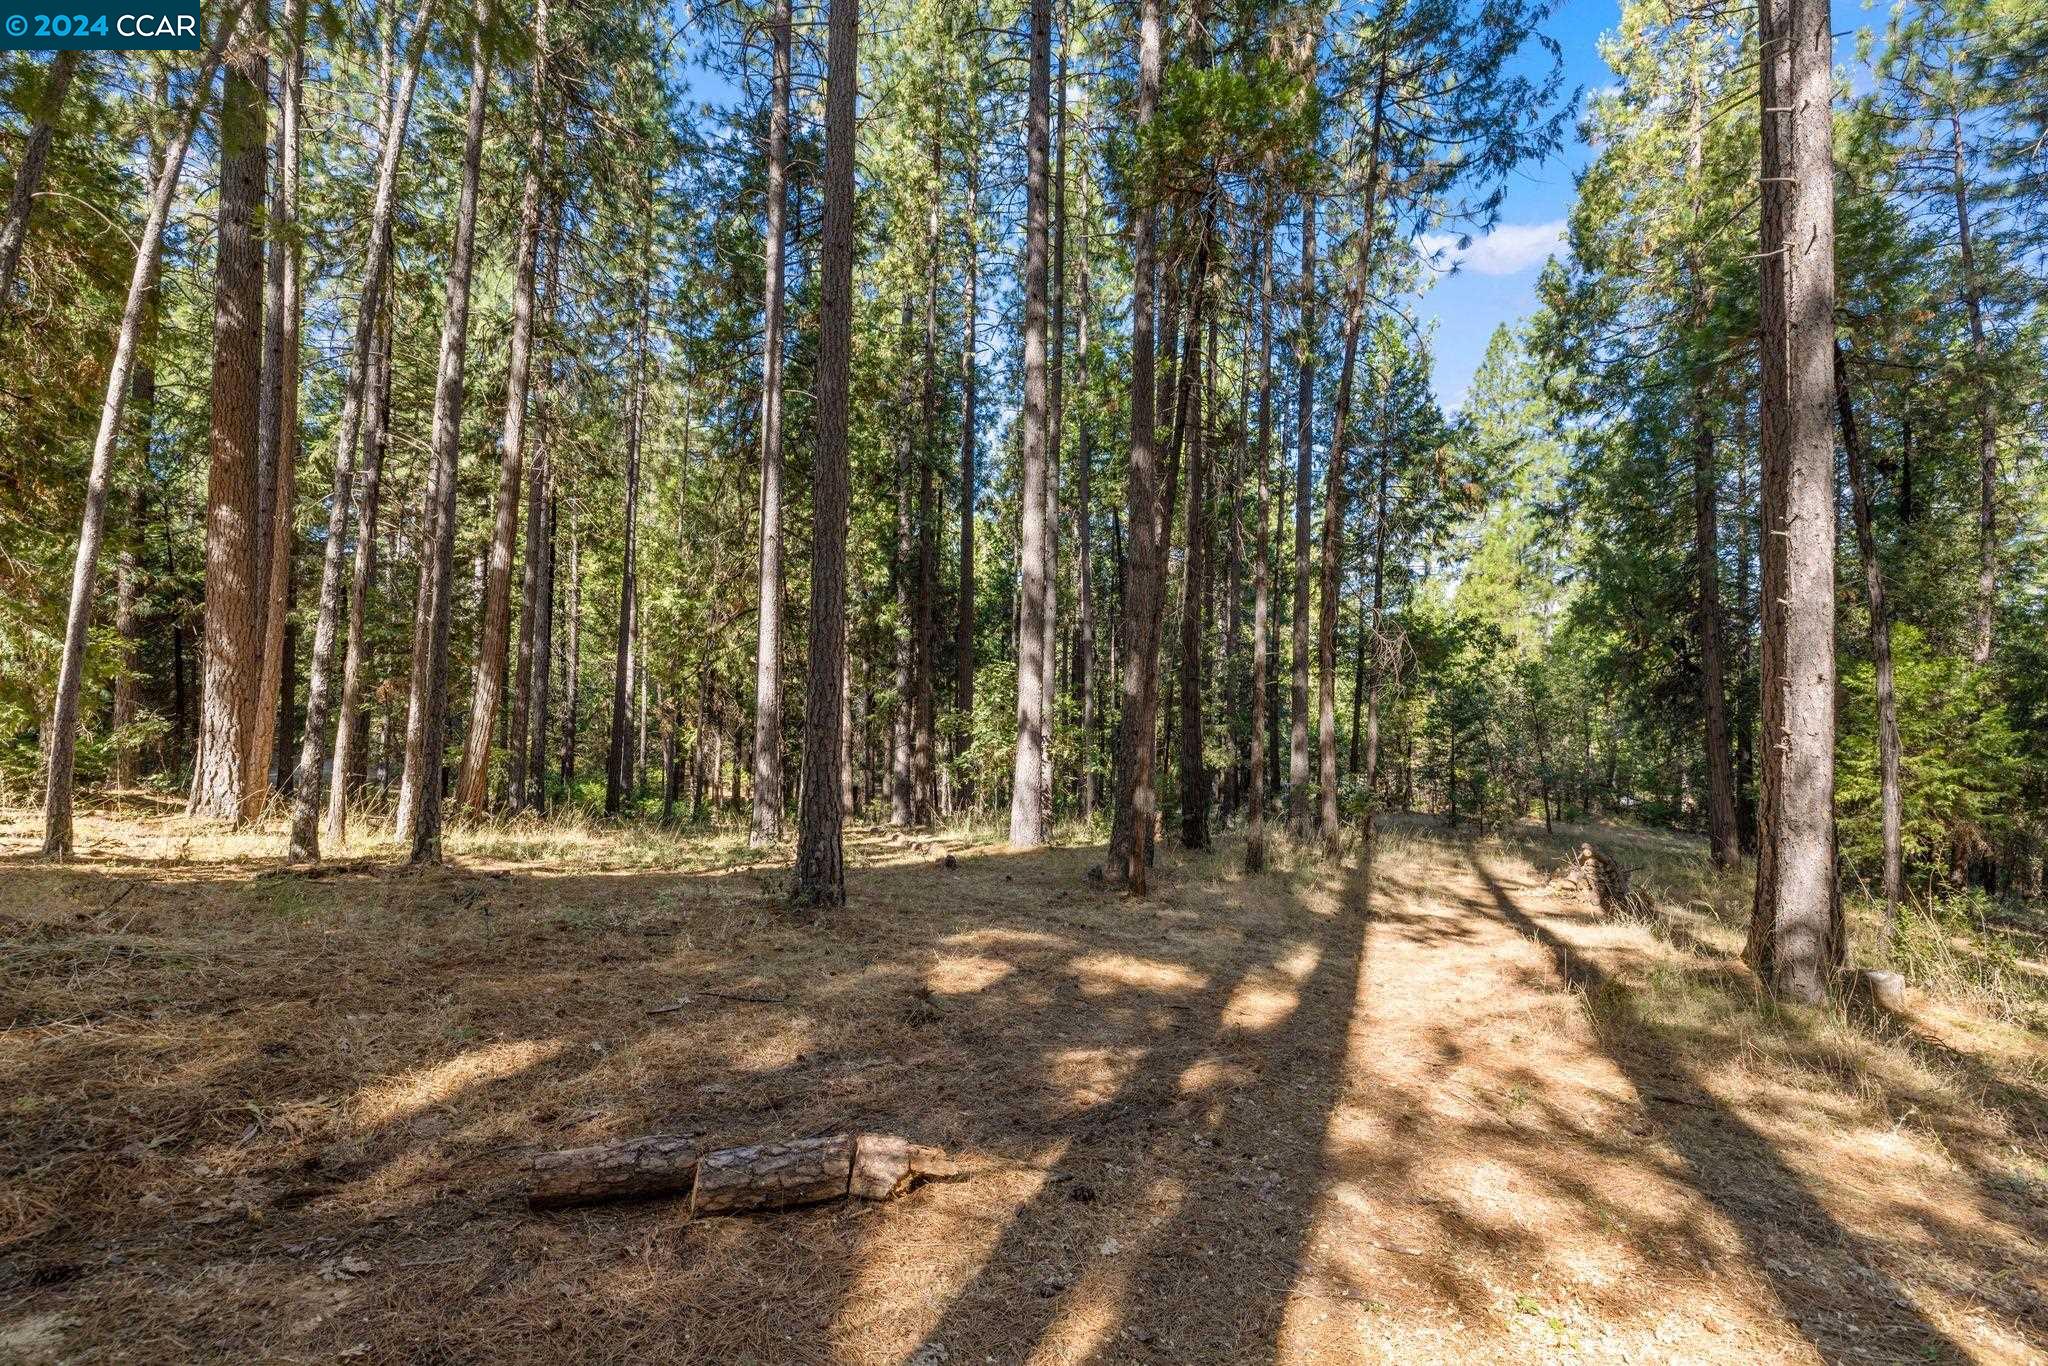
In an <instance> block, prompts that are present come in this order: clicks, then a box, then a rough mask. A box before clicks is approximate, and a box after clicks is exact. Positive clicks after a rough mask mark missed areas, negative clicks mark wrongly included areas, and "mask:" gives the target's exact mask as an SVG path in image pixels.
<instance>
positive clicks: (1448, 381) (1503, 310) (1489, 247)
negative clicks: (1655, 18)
mask: <svg viewBox="0 0 2048 1366" xmlns="http://www.w3.org/2000/svg"><path fill="white" fill-rule="evenodd" d="M1620 18H1621V7H1620V5H1619V4H1617V3H1616V0H1564V3H1563V4H1562V5H1561V6H1560V8H1559V10H1558V13H1557V15H1556V17H1555V18H1554V19H1552V21H1551V23H1550V24H1549V26H1548V30H1547V31H1548V32H1549V34H1550V36H1551V37H1553V38H1555V39H1556V40H1557V42H1558V44H1559V46H1561V47H1562V48H1563V49H1564V78H1565V87H1566V89H1567V90H1569V89H1571V88H1573V87H1581V88H1582V89H1583V92H1584V94H1591V93H1592V92H1593V91H1595V90H1597V89H1599V88H1600V87H1601V86H1604V85H1607V84H1609V83H1611V82H1612V81H1613V80H1614V73H1613V72H1612V71H1611V70H1610V69H1609V68H1608V66H1607V63H1606V62H1604V61H1602V60H1601V59H1600V53H1599V49H1598V43H1599V39H1600V35H1601V34H1602V33H1605V32H1606V31H1607V30H1608V29H1610V28H1613V27H1614V26H1615V25H1616V24H1617V23H1618V22H1619V21H1620ZM1588 156H1589V153H1588V149H1587V148H1586V147H1585V145H1584V144H1582V143H1581V142H1579V140H1578V138H1577V136H1576V131H1575V130H1574V132H1573V133H1569V134H1567V136H1566V140H1565V144H1564V146H1563V147H1561V148H1560V149H1559V150H1558V151H1557V153H1556V154H1555V155H1553V156H1552V157H1551V158H1550V159H1549V160H1548V161H1545V162H1543V163H1541V164H1540V165H1530V166H1524V167H1522V168H1521V169H1520V170H1519V171H1517V172H1516V173H1515V174H1514V175H1513V176H1512V177H1511V178H1510V179H1509V181H1508V184H1507V197H1506V199H1505V200H1504V201H1503V202H1502V204H1501V210H1500V225H1499V227H1497V228H1496V229H1495V230H1494V231H1493V232H1492V233H1491V234H1489V235H1488V236H1486V237H1483V238H1480V237H1475V238H1474V239H1473V242H1472V245H1471V248H1470V249H1469V250H1468V251H1466V252H1464V253H1461V254H1460V253H1453V254H1458V255H1461V256H1462V260H1461V261H1460V264H1459V268H1458V270H1457V271H1456V272H1454V273H1453V274H1450V275H1447V276H1445V277H1443V278H1442V279H1440V280H1438V281H1437V283H1436V284H1435V285H1434V286H1433V287H1432V288H1431V289H1430V290H1429V292H1428V293H1426V294H1425V295H1423V296H1422V298H1421V300H1420V301H1419V302H1418V303H1416V305H1415V310H1414V311H1415V314H1416V316H1417V319H1418V320H1419V321H1421V322H1423V323H1424V324H1425V325H1431V326H1433V327H1434V329H1435V334H1436V392H1437V399H1438V401H1439V402H1441V403H1443V404H1444V405H1446V406H1447V407H1454V406H1456V405H1457V404H1459V403H1461V402H1462V401H1463V399H1464V396H1465V391H1466V389H1467V388H1469V387H1470V385H1471V383H1472V376H1473V373H1474V372H1475V371H1477V370H1478V368H1479V362H1480V360H1481V359H1482V358H1483V357H1484V356H1485V354H1486V342H1487V339H1488V338H1489V337H1491V336H1492V335H1493V330H1494V329H1495V328H1496V327H1498V326H1500V324H1502V323H1504V322H1505V323H1512V322H1514V321H1515V320H1516V319H1518V318H1523V317H1527V316H1528V315H1529V314H1531V313H1533V312H1534V311H1535V309H1536V277H1537V275H1539V274H1540V273H1541V272H1542V269H1543V263H1544V261H1545V260H1546V259H1548V258H1549V256H1550V252H1551V250H1552V249H1553V248H1554V247H1556V245H1557V243H1558V241H1559V239H1560V237H1561V235H1562V233H1563V231H1564V220H1565V216H1566V215H1567V214H1569V213H1570V212H1571V207H1572V199H1573V197H1574V194H1575V191H1574V189H1573V185H1572V176H1573V174H1574V173H1575V172H1577V171H1578V170H1580V169H1581V168H1583V167H1584V166H1585V165H1586V162H1587V159H1588ZM1443 244H1444V245H1448V244H1449V242H1448V241H1446V242H1445V243H1443ZM1433 245H1435V244H1433Z"/></svg>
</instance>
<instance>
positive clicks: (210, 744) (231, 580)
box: [191, 9, 269, 825]
mask: <svg viewBox="0 0 2048 1366" xmlns="http://www.w3.org/2000/svg"><path fill="white" fill-rule="evenodd" d="M254 16H255V17H254V22H252V23H251V24H250V25H249V26H248V30H249V35H248V36H249V44H248V46H246V47H245V48H243V49H242V50H241V51H240V52H239V53H238V54H237V55H236V57H235V58H234V60H232V61H231V62H230V63H229V65H228V74H227V80H226V81H225V83H224V84H223V88H222V95H221V114H220V122H221V128H220V190H219V201H220V208H219V214H218V225H217V229H216V237H217V241H218V244H219V257H218V261H219V264H218V267H217V270H216V273H215V276H214V296H213V338H214V351H213V380H212V390H211V392H212V400H213V401H212V418H211V424H210V425H211V435H210V439H209V446H210V452H211V454H210V460H209V463H208V468H207V480H206V637H205V657H204V665H203V668H204V673H203V681H202V684H201V688H202V694H201V698H200V707H201V713H200V726H199V772H198V776H197V777H196V779H195V780H194V782H193V786H192V803H191V814H192V815H194V816H199V817H203V818H207V819H211V820H219V821H228V822H231V823H233V824H237V825H239V824H241V823H242V822H244V821H247V820H249V819H251V818H252V817H254V816H255V815H256V814H257V813H258V811H259V810H260V808H261V805H262V800H263V783H262V774H261V771H260V768H259V769H252V763H251V750H250V741H251V737H252V735H253V733H254V730H255V727H256V712H257V710H258V705H257V704H258V691H257V689H258V686H259V684H260V682H261V674H262V664H263V661H262V653H263V613H262V608H263V592H264V584H263V581H262V578H261V571H262V564H261V561H260V559H259V554H260V550H261V547H260V544H259V541H258V534H259V533H258V530H257V526H258V507H257V497H258V492H257V482H258V470H257V463H258V461H257V450H256V443H257V419H258V416H259V409H260V407H261V404H262V398H261V391H262V381H263V241H262V238H261V237H260V236H259V235H258V233H257V231H256V209H257V206H258V205H259V204H260V203H262V201H263V184H264V172H265V169H266V167H265V163H266V156H265V145H264V144H265V136H264V127H265V122H266V112H267V109H266V107H267V105H268V102H269V101H268V99H267V96H266V93H265V88H266V86H267V85H268V78H267V73H266V64H265V62H264V59H263V57H262V55H261V52H262V49H261V47H260V45H259V44H258V43H257V42H256V34H257V33H258V32H260V31H261V29H262V28H263V27H264V19H263V12H262V10H261V9H258V10H257V11H255V12H254Z"/></svg>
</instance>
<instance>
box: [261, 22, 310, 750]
mask: <svg viewBox="0 0 2048 1366" xmlns="http://www.w3.org/2000/svg"><path fill="white" fill-rule="evenodd" d="M287 26H288V29H289V32H290V51H289V53H287V54H286V55H285V57H284V61H285V70H284V72H283V74H282V77H281V79H280V80H279V81H278V111H279V117H278V128H277V176H276V178H275V180H273V182H272V183H271V189H270V205H269V221H268V223H267V224H266V235H267V236H268V238H269V241H270V274H269V279H268V281H267V299H266V304H265V312H264V335H263V388H262V394H261V398H260V400H259V409H258V416H257V424H256V451H257V479H258V483H257V497H256V502H257V515H258V518H259V522H258V528H257V536H258V541H257V545H258V549H257V565H258V580H257V582H258V583H259V584H260V585H261V591H262V594H263V599H262V613H263V657H262V666H261V671H260V673H259V674H258V683H257V696H256V714H255V717H254V720H255V725H254V726H253V727H252V728H251V730H250V743H249V760H248V763H249V772H250V774H251V775H252V779H254V778H255V775H262V777H261V779H260V781H261V782H262V784H263V786H264V787H265V788H266V789H268V788H269V787H271V786H273V784H272V782H271V781H270V779H271V775H272V770H273V768H281V767H283V763H284V762H285V761H283V759H282V756H281V754H280V753H279V751H280V750H281V749H282V748H283V742H284V741H285V740H287V739H288V738H289V727H287V726H285V725H284V724H283V722H284V720H285V719H286V718H288V717H289V715H290V711H291V690H290V689H289V688H287V687H286V686H285V677H286V674H287V672H288V671H289V670H290V668H291V667H292V665H290V664H288V663H287V662H286V660H287V656H288V655H289V654H290V653H291V652H292V643H293V642H292V638H291V634H290V630H289V623H290V618H291V607H292V602H291V599H292V563H293V558H294V557H293V554H292V549H293V541H294V538H295V536H296V533H297V529H298V518H297V515H296V512H297V496H296V495H297V483H298V462H299V323H300V314H301V305H302V299H301V295H300V289H299V244H298V212H299V141H300V137H299V134H300V127H299V124H300V92H301V89H302V87H303V85H304V79H305V45H306V0H292V5H291V13H290V18H289V19H288V21H287ZM274 785H275V786H276V787H277V788H278V789H279V790H282V789H283V787H284V785H285V782H284V780H283V779H280V780H279V781H278V782H277V783H275V784H274Z"/></svg>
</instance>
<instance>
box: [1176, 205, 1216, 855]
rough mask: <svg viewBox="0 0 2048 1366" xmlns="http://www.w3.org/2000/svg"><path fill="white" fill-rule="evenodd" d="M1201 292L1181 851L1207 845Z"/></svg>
mask: <svg viewBox="0 0 2048 1366" xmlns="http://www.w3.org/2000/svg"><path fill="white" fill-rule="evenodd" d="M1204 245H1205V246H1206V242H1205V244H1204ZM1196 261H1197V262H1198V264H1203V263H1205V262H1204V257H1203V256H1202V255H1197V257H1196ZM1201 291H1202V287H1201V284H1200V283H1199V282H1198V283H1197V285H1196V298H1197V306H1196V308H1195V310H1194V311H1193V312H1192V313H1191V314H1190V315H1189V317H1188V341H1189V346H1188V353H1187V360H1188V364H1187V368H1186V371H1185V372H1184V374H1183V376H1182V383H1183V384H1185V385H1186V386H1187V394H1188V398H1187V400H1186V402H1187V404H1188V414H1187V425H1188V432H1189V435H1188V504H1187V526H1186V528H1185V533H1184V534H1185V536H1186V559H1185V560H1184V561H1183V565H1184V568H1185V572H1186V583H1185V586H1184V588H1183V591H1182V593H1181V608H1180V842H1181V847H1182V848H1185V849H1206V848H1208V847H1209V771H1208V765H1207V764H1206V763H1204V762H1203V754H1202V701H1203V697H1202V687H1203V676H1204V673H1205V672H1206V671H1205V669H1204V660H1203V655H1204V653H1205V651H1206V650H1207V648H1208V646H1207V636H1206V633H1205V632H1204V631H1203V629H1202V602H1203V599H1204V598H1205V597H1206V596H1207V592H1208V587H1207V585H1208V578H1209V526H1208V515H1209V507H1208V503H1209V437H1208V418H1209V411H1208V406H1207V404H1206V402H1205V399H1206V398H1207V395H1208V388H1209V379H1210V369H1209V368H1207V367H1204V365H1203V363H1202V360H1203V358H1202V354H1201V351H1200V350H1199V349H1198V347H1197V345H1196V344H1195V343H1197V342H1198V341H1199V339H1200V337H1201V335H1202V328H1203V324H1204V323H1205V322H1208V326H1209V356H1208V360H1209V363H1210V367H1213V365H1214V362H1215V359H1216V332H1215V324H1214V322H1213V321H1209V320H1208V319H1206V318H1205V316H1204V314H1203V311H1202V309H1201V307H1200V299H1201Z"/></svg>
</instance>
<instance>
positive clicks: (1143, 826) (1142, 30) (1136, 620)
mask: <svg viewBox="0 0 2048 1366" xmlns="http://www.w3.org/2000/svg"><path fill="white" fill-rule="evenodd" d="M1162 27H1163V25H1162V23H1161V20H1160V5H1159V0H1138V112H1137V132H1138V134H1139V136H1140V137H1143V136H1144V135H1145V133H1146V132H1148V131H1149V130H1150V128H1151V125H1152V120H1153V117H1154V114H1155V113H1156V111H1157V110H1158V108H1159V81H1160V49H1161V46H1162V34H1161V29H1162ZM1130 193H1131V203H1130V204H1129V205H1128V206H1127V210H1126V211H1127V213H1128V214H1129V216H1130V218H1131V220H1132V222H1131V277H1132V279H1131V459H1130V472H1129V475H1128V478H1127V479H1126V486H1127V493H1126V499H1127V514H1126V515H1127V516H1128V518H1129V521H1130V527H1131V544H1130V555H1129V559H1128V561H1127V567H1126V569H1125V574H1124V580H1125V582H1124V601H1123V610H1122V617H1123V630H1124V633H1125V639H1126V641H1127V642H1128V648H1127V650H1126V652H1125V655H1126V664H1125V666H1124V676H1125V682H1124V715H1123V725H1122V729H1121V733H1120V735H1119V737H1118V744H1119V748H1120V750H1121V751H1122V752H1121V754H1120V755H1119V762H1118V765H1117V802H1116V817H1115V821H1114V824H1113V826H1112V828H1111V831H1110V845H1109V865H1108V869H1107V870H1106V871H1108V872H1109V874H1110V876H1111V877H1112V878H1121V879H1122V881H1123V882H1124V883H1125V884H1126V885H1127V886H1128V887H1129V888H1130V890H1131V892H1132V894H1133V895H1136V896H1143V895H1144V894H1145V891H1146V871H1147V870H1146V863H1147V857H1148V854H1149V852H1150V844H1151V831H1152V818H1153V811H1154V808H1155V806H1156V804H1157V803H1156V798H1155V795H1154V793H1153V790H1152V742H1153V731H1154V729H1155V728H1156V726H1157V723H1158V710H1159V634H1160V623H1159V608H1160V599H1161V597H1162V594H1161V591H1160V590H1161V587H1162V585H1161V581H1160V576H1161V573H1162V568H1161V564H1160V555H1159V544H1158V542H1159V494H1158V479H1159V472H1158V458H1159V456H1158V445H1157V443H1158V433H1157V430H1156V425H1155V412H1154V407H1153V385H1154V383H1155V382H1156V380H1157V376H1156V375H1155V373H1154V360H1155V358H1154V355H1153V347H1154V344H1155V339H1154V335H1153V318H1152V269H1153V233H1154V231H1155V229H1156V227H1157V223H1158V209H1157V206H1156V204H1155V203H1154V195H1153V192H1152V190H1151V187H1149V186H1134V187H1132V189H1131V191H1130Z"/></svg>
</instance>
